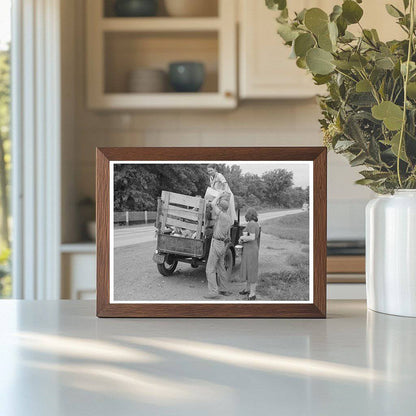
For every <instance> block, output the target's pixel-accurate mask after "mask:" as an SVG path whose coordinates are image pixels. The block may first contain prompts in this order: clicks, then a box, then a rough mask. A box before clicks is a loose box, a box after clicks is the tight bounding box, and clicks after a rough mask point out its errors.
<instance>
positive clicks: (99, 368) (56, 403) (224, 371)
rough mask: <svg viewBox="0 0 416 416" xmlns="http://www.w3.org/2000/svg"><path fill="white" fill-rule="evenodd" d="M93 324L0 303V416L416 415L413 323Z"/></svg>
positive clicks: (54, 310)
mask: <svg viewBox="0 0 416 416" xmlns="http://www.w3.org/2000/svg"><path fill="white" fill-rule="evenodd" d="M328 310H329V316H328V319H326V320H303V319H299V320H272V319H270V320H266V319H252V320H246V319H217V320H214V319H193V320H191V319H97V318H95V316H94V315H95V304H94V302H88V301H84V302H82V301H57V302H28V301H0V317H1V318H0V319H1V322H0V338H1V340H0V415H2V416H16V415H25V416H26V415H30V416H37V415H42V416H48V415H54V416H58V415H59V416H66V415H78V416H81V415H100V416H105V415H115V416H129V415H135V416H137V415H146V416H147V415H180V416H184V415H198V416H202V415H220V416H222V415H227V416H228V415H238V416H242V415H272V414H273V415H283V416H288V415H297V416H299V415H319V416H323V415H336V416H340V415H348V416H351V415H354V416H357V415H365V416H371V415H374V416H383V415H389V416H391V415H412V416H414V415H415V412H416V394H415V385H416V319H411V318H400V317H396V316H388V315H382V314H377V313H374V312H371V311H369V312H367V310H366V307H365V303H364V302H362V301H332V302H331V301H330V302H329V308H328Z"/></svg>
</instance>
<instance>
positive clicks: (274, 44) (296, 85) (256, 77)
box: [239, 0, 322, 99]
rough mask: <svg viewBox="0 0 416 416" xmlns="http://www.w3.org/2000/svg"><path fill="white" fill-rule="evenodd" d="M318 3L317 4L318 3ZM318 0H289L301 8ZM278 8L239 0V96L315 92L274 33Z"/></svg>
mask: <svg viewBox="0 0 416 416" xmlns="http://www.w3.org/2000/svg"><path fill="white" fill-rule="evenodd" d="M318 3H319V4H318ZM321 3H322V2H317V1H311V0H309V1H308V0H293V1H291V2H290V3H289V6H290V9H291V10H292V11H293V10H302V9H303V8H305V7H313V6H312V5H316V6H318V7H322V5H321ZM277 15H278V12H275V11H272V10H269V9H268V8H267V7H266V6H265V4H264V1H253V0H239V20H240V22H239V49H240V50H239V91H240V97H241V98H243V99H244V98H309V97H313V96H315V95H316V94H317V93H318V92H319V88H318V87H316V86H315V85H314V83H313V81H312V77H311V75H309V74H307V73H306V71H304V70H302V69H300V68H298V67H297V66H296V63H295V61H294V60H293V59H289V55H290V48H288V47H287V46H285V45H284V44H283V41H282V40H281V38H280V36H279V35H277V33H276V28H277V25H276V19H275V17H276V16H277Z"/></svg>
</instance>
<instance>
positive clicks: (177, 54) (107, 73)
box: [86, 0, 237, 110]
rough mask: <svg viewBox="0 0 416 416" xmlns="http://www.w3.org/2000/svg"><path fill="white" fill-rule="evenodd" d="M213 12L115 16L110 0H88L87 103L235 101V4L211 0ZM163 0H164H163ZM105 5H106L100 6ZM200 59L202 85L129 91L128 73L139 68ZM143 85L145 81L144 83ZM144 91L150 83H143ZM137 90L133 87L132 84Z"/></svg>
mask: <svg viewBox="0 0 416 416" xmlns="http://www.w3.org/2000/svg"><path fill="white" fill-rule="evenodd" d="M214 2H215V4H216V7H217V9H218V12H217V13H216V16H211V17H189V18H180V17H166V13H165V14H164V13H163V11H162V12H161V13H159V15H158V17H138V18H136V17H134V18H130V17H114V2H113V0H108V1H107V0H105V1H104V2H103V1H102V0H100V1H97V0H87V57H86V60H87V103H88V107H89V108H91V109H100V110H101V109H104V110H105V109H107V110H113V109H146V108H149V109H158V108H160V109H169V108H172V109H177V108H181V109H186V108H189V109H215V108H224V109H229V108H235V107H236V105H237V69H236V60H237V56H236V55H237V49H236V47H237V45H236V30H230V27H233V26H234V27H235V26H236V15H235V4H234V2H233V1H230V0H214ZM161 4H163V2H161ZM103 5H104V7H103ZM181 61H193V62H201V63H203V64H204V68H205V74H206V76H205V80H204V83H203V86H202V88H201V90H200V91H198V92H195V93H176V92H175V91H173V89H172V88H171V87H170V86H169V83H168V84H167V85H166V87H165V88H160V92H155V93H137V92H129V87H128V83H129V82H128V79H129V75H130V73H131V72H132V71H136V70H139V69H143V68H144V69H157V70H163V71H165V73H166V77H167V76H168V69H169V64H170V63H172V62H181ZM145 85H146V84H145ZM142 86H143V84H142V85H140V86H139V90H140V91H148V90H149V88H145V89H144V88H141V87H142ZM136 90H137V89H136Z"/></svg>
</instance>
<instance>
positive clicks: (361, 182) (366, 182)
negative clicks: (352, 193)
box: [355, 179, 374, 185]
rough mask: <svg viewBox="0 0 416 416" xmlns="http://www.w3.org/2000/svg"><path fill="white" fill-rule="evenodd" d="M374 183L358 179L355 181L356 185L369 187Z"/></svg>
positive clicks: (371, 180)
mask: <svg viewBox="0 0 416 416" xmlns="http://www.w3.org/2000/svg"><path fill="white" fill-rule="evenodd" d="M373 182H374V180H373V179H358V180H357V181H355V183H356V184H357V185H370V184H372V183H373Z"/></svg>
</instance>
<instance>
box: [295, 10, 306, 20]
mask: <svg viewBox="0 0 416 416" xmlns="http://www.w3.org/2000/svg"><path fill="white" fill-rule="evenodd" d="M306 11H307V10H306V9H303V10H302V11H300V12H299V13H297V14H296V18H295V20H297V21H298V22H303V21H304V20H305V14H306Z"/></svg>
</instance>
